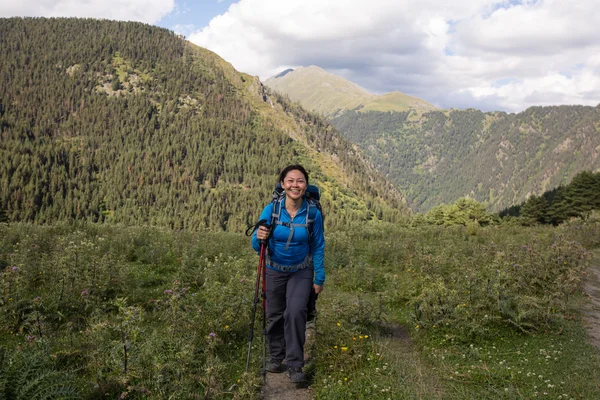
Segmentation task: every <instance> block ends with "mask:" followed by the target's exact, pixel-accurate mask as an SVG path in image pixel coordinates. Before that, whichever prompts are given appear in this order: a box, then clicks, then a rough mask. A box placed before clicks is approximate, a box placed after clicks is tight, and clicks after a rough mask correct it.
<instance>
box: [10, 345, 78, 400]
mask: <svg viewBox="0 0 600 400" xmlns="http://www.w3.org/2000/svg"><path fill="white" fill-rule="evenodd" d="M80 398H82V396H81V390H80V389H79V388H78V385H77V382H76V381H75V379H73V377H72V376H71V375H70V374H69V373H68V372H65V371H59V370H56V369H55V367H54V365H53V364H52V361H51V358H50V355H49V354H48V351H47V350H45V349H42V350H40V349H33V350H31V349H21V351H13V352H10V351H8V350H6V349H2V351H0V400H5V399H6V400H26V399H27V400H44V399H61V400H67V399H80Z"/></svg>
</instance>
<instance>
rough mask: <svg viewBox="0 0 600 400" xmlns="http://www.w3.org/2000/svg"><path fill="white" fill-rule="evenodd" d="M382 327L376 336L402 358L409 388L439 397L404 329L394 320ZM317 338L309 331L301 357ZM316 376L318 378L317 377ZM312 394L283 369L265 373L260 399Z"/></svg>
mask: <svg viewBox="0 0 600 400" xmlns="http://www.w3.org/2000/svg"><path fill="white" fill-rule="evenodd" d="M382 328H383V329H384V331H386V332H387V333H386V334H383V335H382V337H380V340H381V341H382V344H383V346H384V347H385V348H387V349H389V350H391V351H390V354H391V355H393V357H396V358H398V360H402V361H401V362H398V363H396V364H397V367H399V368H400V371H399V373H400V375H401V376H400V378H401V379H403V380H404V381H405V382H406V384H407V385H409V386H410V387H411V388H413V390H416V394H417V396H418V398H427V399H438V398H440V399H441V398H443V396H441V394H442V390H441V385H440V383H439V382H438V381H437V379H436V378H435V376H434V375H432V374H431V373H427V372H426V371H425V369H424V366H423V365H422V364H421V362H420V360H419V357H418V356H415V351H416V350H415V348H414V346H413V343H412V341H411V339H410V336H409V334H408V332H407V331H406V330H405V329H404V328H402V327H401V326H399V325H396V324H383V326H382ZM317 338H318V335H317V334H316V332H314V331H313V332H309V336H307V346H306V348H307V349H308V351H307V353H306V354H305V359H309V358H310V352H311V348H312V346H311V342H313V341H314V340H317ZM408 360H410V361H408ZM401 367H403V368H404V369H402V368H401ZM310 369H311V367H310V366H307V367H305V371H307V370H310ZM316 378H317V379H318V377H316ZM413 394H414V393H413ZM404 397H407V396H404ZM409 397H410V396H409ZM413 397H414V396H413ZM313 398H314V393H312V391H311V389H310V386H308V387H303V388H298V387H296V385H294V384H292V383H290V380H289V378H288V377H287V375H286V374H285V373H283V374H267V382H266V384H265V385H264V386H263V389H262V399H263V400H283V399H285V400H311V399H313Z"/></svg>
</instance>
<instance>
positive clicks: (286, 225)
mask: <svg viewBox="0 0 600 400" xmlns="http://www.w3.org/2000/svg"><path fill="white" fill-rule="evenodd" d="M275 224H277V225H281V226H285V227H287V228H290V235H289V236H288V239H287V242H286V243H285V250H287V249H289V247H290V242H291V241H292V238H293V237H294V227H303V228H307V229H308V224H294V223H291V222H281V221H279V220H276V221H275Z"/></svg>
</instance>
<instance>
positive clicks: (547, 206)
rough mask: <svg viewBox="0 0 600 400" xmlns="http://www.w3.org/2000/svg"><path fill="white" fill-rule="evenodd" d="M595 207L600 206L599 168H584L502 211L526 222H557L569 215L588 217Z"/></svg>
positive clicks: (572, 216)
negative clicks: (563, 180)
mask: <svg viewBox="0 0 600 400" xmlns="http://www.w3.org/2000/svg"><path fill="white" fill-rule="evenodd" d="M594 210H600V172H598V173H593V172H589V171H583V172H580V173H579V174H577V175H576V176H575V178H573V180H572V181H571V182H570V183H569V184H568V185H566V186H559V187H558V188H556V189H552V190H549V191H547V192H545V193H543V194H542V195H541V196H535V195H534V196H531V197H529V198H528V199H527V201H525V202H523V203H521V204H519V205H515V206H512V207H509V208H507V209H505V210H503V211H501V212H500V213H499V215H500V217H521V221H522V222H523V223H524V224H525V225H533V224H553V225H558V224H560V223H562V222H564V221H566V220H568V219H569V218H582V219H586V218H587V217H588V216H589V215H590V214H591V213H592V212H593V211H594Z"/></svg>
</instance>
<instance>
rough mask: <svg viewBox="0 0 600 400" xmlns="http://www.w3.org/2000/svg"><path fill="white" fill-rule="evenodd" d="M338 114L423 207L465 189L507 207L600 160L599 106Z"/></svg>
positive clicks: (340, 123)
mask: <svg viewBox="0 0 600 400" xmlns="http://www.w3.org/2000/svg"><path fill="white" fill-rule="evenodd" d="M331 122H332V124H333V125H334V126H336V127H337V128H338V130H339V131H340V133H342V134H343V135H344V136H345V137H347V138H348V139H350V140H351V141H352V142H354V143H357V144H358V145H359V146H360V148H361V149H362V150H363V151H364V152H365V154H366V155H367V157H368V158H369V160H370V161H371V162H372V163H373V164H374V165H375V167H376V168H378V170H379V171H380V172H382V173H383V174H384V175H385V176H386V177H387V178H388V179H390V180H391V181H392V182H393V183H394V184H395V185H396V186H397V187H398V188H399V189H400V190H401V191H402V192H403V193H404V194H405V195H406V196H407V198H408V200H409V202H410V204H411V206H412V207H413V208H414V209H415V210H418V211H421V212H426V211H427V210H429V209H431V208H432V207H434V206H437V205H440V204H442V203H445V204H448V203H453V202H454V201H456V200H457V199H459V198H461V197H464V196H469V197H471V198H473V199H475V200H477V201H479V202H483V203H485V204H486V205H487V206H488V208H490V209H491V210H495V211H500V210H502V209H503V208H506V207H510V206H512V205H515V204H518V203H521V202H523V201H525V200H526V199H527V198H528V197H529V196H531V195H537V196H539V195H541V194H542V193H544V192H545V191H548V190H551V189H553V188H556V187H558V186H560V185H566V184H567V183H568V182H569V181H570V180H571V179H573V177H574V176H575V175H576V174H577V173H578V172H581V171H584V170H592V171H594V170H597V169H598V168H600V157H598V155H599V149H600V135H598V129H599V128H598V127H599V126H600V106H598V107H584V106H556V107H531V108H529V109H527V110H526V111H524V112H522V113H519V114H506V113H503V112H489V113H484V112H481V111H478V110H473V109H470V110H451V111H433V112H428V113H424V114H421V113H415V112H413V111H407V112H396V113H390V112H387V113H383V112H374V111H371V112H367V113H359V112H355V111H349V112H347V113H345V114H343V115H342V116H340V117H337V118H334V119H332V120H331Z"/></svg>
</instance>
